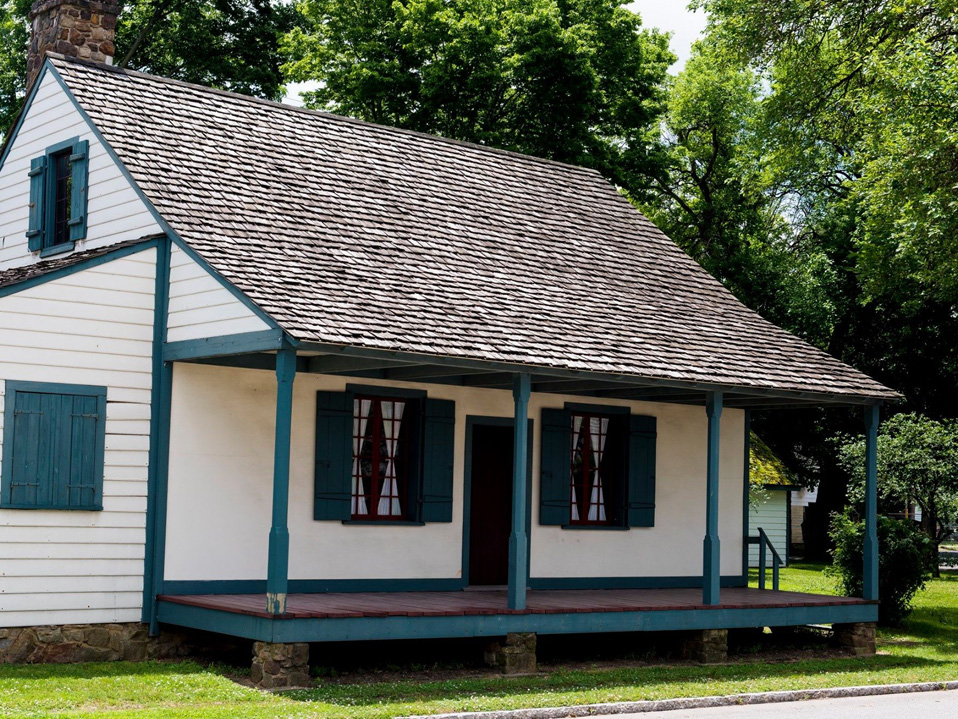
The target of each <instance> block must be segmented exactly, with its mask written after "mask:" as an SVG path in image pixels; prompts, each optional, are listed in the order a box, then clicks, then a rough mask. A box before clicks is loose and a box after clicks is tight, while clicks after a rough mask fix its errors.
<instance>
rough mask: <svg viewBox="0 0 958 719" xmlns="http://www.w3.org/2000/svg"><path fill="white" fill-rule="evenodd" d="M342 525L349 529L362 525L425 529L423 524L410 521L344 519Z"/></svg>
mask: <svg viewBox="0 0 958 719" xmlns="http://www.w3.org/2000/svg"><path fill="white" fill-rule="evenodd" d="M343 524H345V525H348V526H350V527H361V526H363V525H367V526H373V527H425V526H426V523H425V522H414V521H412V520H410V519H344V520H343Z"/></svg>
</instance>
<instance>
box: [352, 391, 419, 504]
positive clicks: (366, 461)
mask: <svg viewBox="0 0 958 719" xmlns="http://www.w3.org/2000/svg"><path fill="white" fill-rule="evenodd" d="M364 401H368V402H370V405H369V414H368V416H366V417H365V419H366V425H365V428H364V429H365V432H364V433H363V434H362V436H360V433H359V432H360V430H361V429H362V428H363V426H362V419H364V417H363V415H362V406H363V402H364ZM385 403H389V404H393V405H394V406H395V405H397V404H401V405H403V416H402V420H401V424H400V428H399V433H398V435H397V439H396V451H395V455H394V462H393V468H394V471H395V475H396V484H395V493H390V494H383V487H384V484H385V480H386V466H387V464H388V454H387V449H386V439H387V438H386V436H385V427H384V424H383V412H382V407H383V404H385ZM411 405H412V403H410V402H409V401H408V400H407V399H405V398H401V397H375V396H369V395H357V396H356V397H355V398H354V402H353V435H352V448H353V463H352V483H351V493H352V496H351V498H350V508H351V512H350V517H351V519H354V520H358V521H369V520H376V521H390V522H394V521H402V520H405V519H406V518H407V516H406V515H407V512H408V496H409V492H408V487H409V461H408V447H407V445H408V442H409V436H410V432H409V426H408V424H407V423H408V422H412V421H414V417H413V414H412V412H411V411H410V410H411V409H412V406H411ZM393 416H394V417H395V408H394V414H393ZM357 441H358V446H359V454H357V453H356V447H357ZM382 499H387V500H398V502H399V513H398V514H389V513H386V514H380V513H379V504H380V500H382ZM363 503H364V504H365V508H366V511H365V512H359V511H356V510H358V509H360V508H361V505H362V504H363Z"/></svg>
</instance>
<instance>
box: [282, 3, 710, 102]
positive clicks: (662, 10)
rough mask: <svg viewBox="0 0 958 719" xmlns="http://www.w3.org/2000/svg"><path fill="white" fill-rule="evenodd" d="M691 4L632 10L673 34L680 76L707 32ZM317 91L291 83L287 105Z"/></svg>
mask: <svg viewBox="0 0 958 719" xmlns="http://www.w3.org/2000/svg"><path fill="white" fill-rule="evenodd" d="M686 3H687V0H636V1H635V2H633V3H631V4H630V5H629V7H630V8H631V9H633V10H635V11H637V12H638V13H639V14H640V15H641V16H642V24H643V25H644V26H645V27H654V28H658V29H659V30H663V31H665V32H670V33H672V40H671V43H670V46H671V48H672V52H674V53H675V54H676V55H677V56H678V58H679V59H678V61H677V62H676V63H675V65H673V66H672V68H671V70H672V72H673V73H678V72H680V71H681V70H682V68H683V67H684V66H685V61H686V60H688V58H689V52H690V51H691V50H692V43H693V42H695V41H696V40H697V39H698V37H699V35H701V34H702V31H703V30H704V29H705V15H704V13H701V12H697V13H693V12H690V11H689V10H687V9H686ZM315 87H316V83H313V82H308V83H291V84H290V85H289V86H288V87H287V96H286V98H285V100H284V102H287V103H289V104H291V105H302V102H301V100H300V98H299V93H300V91H302V90H309V89H312V88H315Z"/></svg>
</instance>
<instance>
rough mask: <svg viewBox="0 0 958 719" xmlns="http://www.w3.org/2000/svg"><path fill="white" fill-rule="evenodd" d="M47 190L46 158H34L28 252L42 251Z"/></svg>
mask: <svg viewBox="0 0 958 719" xmlns="http://www.w3.org/2000/svg"><path fill="white" fill-rule="evenodd" d="M46 189H47V158H46V156H44V157H35V158H34V159H33V160H32V161H31V162H30V224H29V226H28V229H27V245H28V247H29V249H30V252H36V251H37V250H41V249H43V219H44V216H45V215H44V200H45V199H46Z"/></svg>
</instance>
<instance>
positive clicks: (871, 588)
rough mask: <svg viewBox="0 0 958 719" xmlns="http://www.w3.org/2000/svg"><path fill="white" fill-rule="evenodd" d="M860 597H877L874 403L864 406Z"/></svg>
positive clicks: (876, 416)
mask: <svg viewBox="0 0 958 719" xmlns="http://www.w3.org/2000/svg"><path fill="white" fill-rule="evenodd" d="M864 561H865V566H864V567H863V574H862V578H863V582H862V587H863V590H864V591H863V592H862V597H863V598H864V599H872V600H874V599H878V405H870V406H868V407H866V408H865V557H864Z"/></svg>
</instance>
